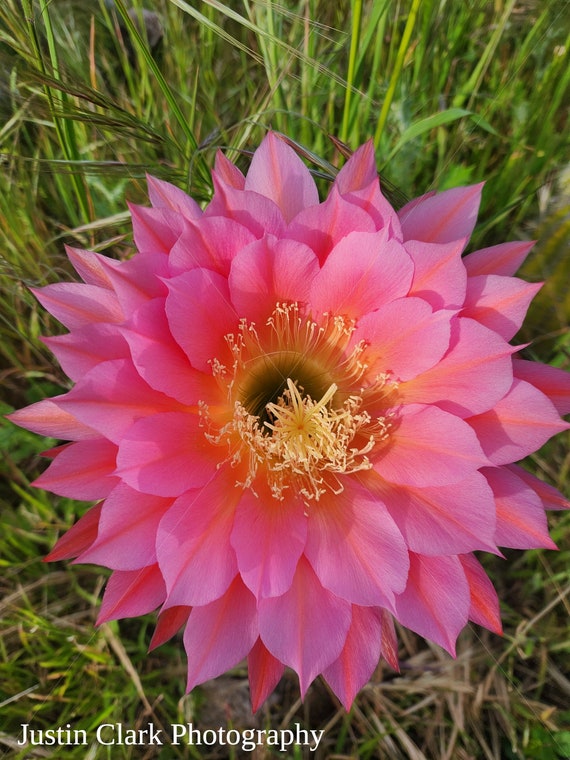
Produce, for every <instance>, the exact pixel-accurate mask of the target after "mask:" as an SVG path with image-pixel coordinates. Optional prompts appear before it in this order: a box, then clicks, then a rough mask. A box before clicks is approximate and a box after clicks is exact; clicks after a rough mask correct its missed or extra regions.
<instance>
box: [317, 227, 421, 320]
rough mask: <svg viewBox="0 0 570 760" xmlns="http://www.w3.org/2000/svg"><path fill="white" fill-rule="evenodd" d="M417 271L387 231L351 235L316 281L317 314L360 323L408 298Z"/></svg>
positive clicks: (324, 267)
mask: <svg viewBox="0 0 570 760" xmlns="http://www.w3.org/2000/svg"><path fill="white" fill-rule="evenodd" d="M413 270H414V266H413V263H412V260H411V259H410V257H409V256H408V254H407V253H406V251H405V250H404V249H403V248H402V246H401V245H400V244H399V243H398V242H396V241H395V240H390V239H389V238H388V237H387V235H386V233H385V231H380V232H372V233H370V232H351V233H350V234H349V235H347V236H346V237H344V238H343V239H342V240H341V241H340V242H339V243H338V244H337V245H336V246H335V247H334V248H333V250H332V251H331V252H330V254H329V256H328V258H327V260H326V261H325V263H324V264H323V267H322V269H321V271H320V272H319V274H318V275H317V276H316V277H315V279H314V280H313V283H312V291H311V298H310V304H311V307H312V310H313V313H314V314H315V315H316V314H322V313H324V312H329V313H332V314H342V315H347V316H349V317H352V318H355V319H356V318H358V317H360V316H362V315H363V314H366V313H367V312H370V311H374V310H375V309H377V308H378V307H379V306H381V305H382V304H384V303H389V302H390V301H393V300H394V299H395V298H401V297H402V296H405V295H406V294H407V292H408V290H409V287H410V283H411V281H412V275H413Z"/></svg>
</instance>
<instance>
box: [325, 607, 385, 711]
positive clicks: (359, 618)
mask: <svg viewBox="0 0 570 760" xmlns="http://www.w3.org/2000/svg"><path fill="white" fill-rule="evenodd" d="M381 647H382V618H381V614H380V611H379V610H376V609H374V608H373V607H357V606H356V605H353V606H352V622H351V624H350V628H349V630H348V635H347V637H346V642H345V645H344V648H343V650H342V652H341V653H340V656H339V658H338V659H337V660H335V661H334V662H333V663H332V664H331V665H329V666H328V667H327V668H325V670H324V671H323V676H324V678H325V680H326V682H327V683H328V685H329V686H330V687H331V689H332V690H333V691H334V693H335V694H336V695H337V697H338V698H339V699H340V701H341V702H342V704H343V705H344V709H345V710H347V711H348V710H350V707H351V705H352V702H353V701H354V698H355V696H356V694H357V693H358V692H359V691H360V689H361V688H362V687H363V686H364V685H365V684H366V683H367V682H368V681H369V680H370V676H371V675H372V673H373V672H374V670H375V668H376V665H377V664H378V659H379V654H380V651H381Z"/></svg>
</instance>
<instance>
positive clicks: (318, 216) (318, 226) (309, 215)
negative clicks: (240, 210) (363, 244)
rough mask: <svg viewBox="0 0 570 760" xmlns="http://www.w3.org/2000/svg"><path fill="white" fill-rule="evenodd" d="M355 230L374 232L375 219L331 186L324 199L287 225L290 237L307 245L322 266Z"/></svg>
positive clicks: (299, 214)
mask: <svg viewBox="0 0 570 760" xmlns="http://www.w3.org/2000/svg"><path fill="white" fill-rule="evenodd" d="M355 229H357V230H359V231H360V232H375V231H376V229H377V228H376V225H375V223H374V220H373V218H372V217H371V216H370V214H368V213H367V212H366V211H364V209H361V208H359V207H358V206H355V205H354V203H350V202H349V201H348V200H346V199H345V198H343V197H342V196H341V195H340V194H339V191H338V189H337V187H336V184H335V185H333V186H332V188H331V191H330V193H329V195H328V197H327V199H326V200H325V201H323V203H321V204H319V205H318V206H309V208H306V209H303V211H301V212H299V213H298V214H297V216H296V217H295V218H294V219H293V221H292V222H291V224H289V226H288V227H287V237H288V238H290V239H292V240H297V241H299V242H302V243H304V244H305V245H308V246H309V248H311V250H313V251H314V252H315V254H316V256H317V258H318V260H319V263H320V264H321V265H322V264H323V263H324V262H325V260H326V258H327V256H328V255H329V253H330V252H331V251H332V249H333V248H334V247H335V245H336V244H337V243H338V242H339V241H340V240H342V238H344V237H346V236H347V235H348V234H349V233H351V232H353V231H354V230H355Z"/></svg>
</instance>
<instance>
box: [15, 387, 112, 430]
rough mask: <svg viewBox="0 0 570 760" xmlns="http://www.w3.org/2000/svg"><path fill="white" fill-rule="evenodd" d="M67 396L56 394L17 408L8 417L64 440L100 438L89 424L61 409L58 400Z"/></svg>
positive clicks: (22, 425)
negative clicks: (22, 407)
mask: <svg viewBox="0 0 570 760" xmlns="http://www.w3.org/2000/svg"><path fill="white" fill-rule="evenodd" d="M64 397H65V394H64V395H61V396H54V397H53V398H51V399H49V398H46V399H43V400H42V401H36V403H35V404H30V406H26V407H24V409H17V410H16V411H15V412H12V413H11V414H7V415H6V416H7V418H8V419H9V420H10V421H11V422H13V423H14V424H15V425H19V426H20V427H23V428H25V429H26V430H31V431H32V432H34V433H37V434H38V435H43V436H48V437H51V438H59V439H61V440H64V441H66V440H67V441H69V440H71V441H79V440H89V439H91V440H92V439H94V438H99V434H98V433H97V432H96V431H95V430H93V429H92V428H90V427H87V425H84V424H83V423H82V422H79V420H77V419H75V417H74V416H73V415H72V414H71V413H70V412H66V411H65V410H64V409H61V408H60V407H59V406H58V404H57V402H58V401H60V400H61V399H63V398H64Z"/></svg>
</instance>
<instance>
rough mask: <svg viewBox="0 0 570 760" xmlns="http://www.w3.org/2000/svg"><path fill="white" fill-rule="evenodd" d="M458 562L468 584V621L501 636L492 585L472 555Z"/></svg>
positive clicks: (497, 607) (465, 556)
mask: <svg viewBox="0 0 570 760" xmlns="http://www.w3.org/2000/svg"><path fill="white" fill-rule="evenodd" d="M459 561H460V562H461V565H462V567H463V571H464V573H465V577H466V578H467V583H468V584H469V594H470V597H471V606H470V608H469V620H472V621H473V622H474V623H477V625H482V626H485V628H488V629H489V630H490V631H493V632H494V633H498V634H501V633H502V632H503V626H502V625H501V611H500V609H499V599H498V597H497V592H496V591H495V589H494V588H493V584H492V583H491V581H490V580H489V577H488V576H487V574H486V573H485V571H484V570H483V568H482V567H481V563H480V562H479V561H478V560H477V559H476V558H475V557H474V556H473V554H462V555H460V557H459Z"/></svg>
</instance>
